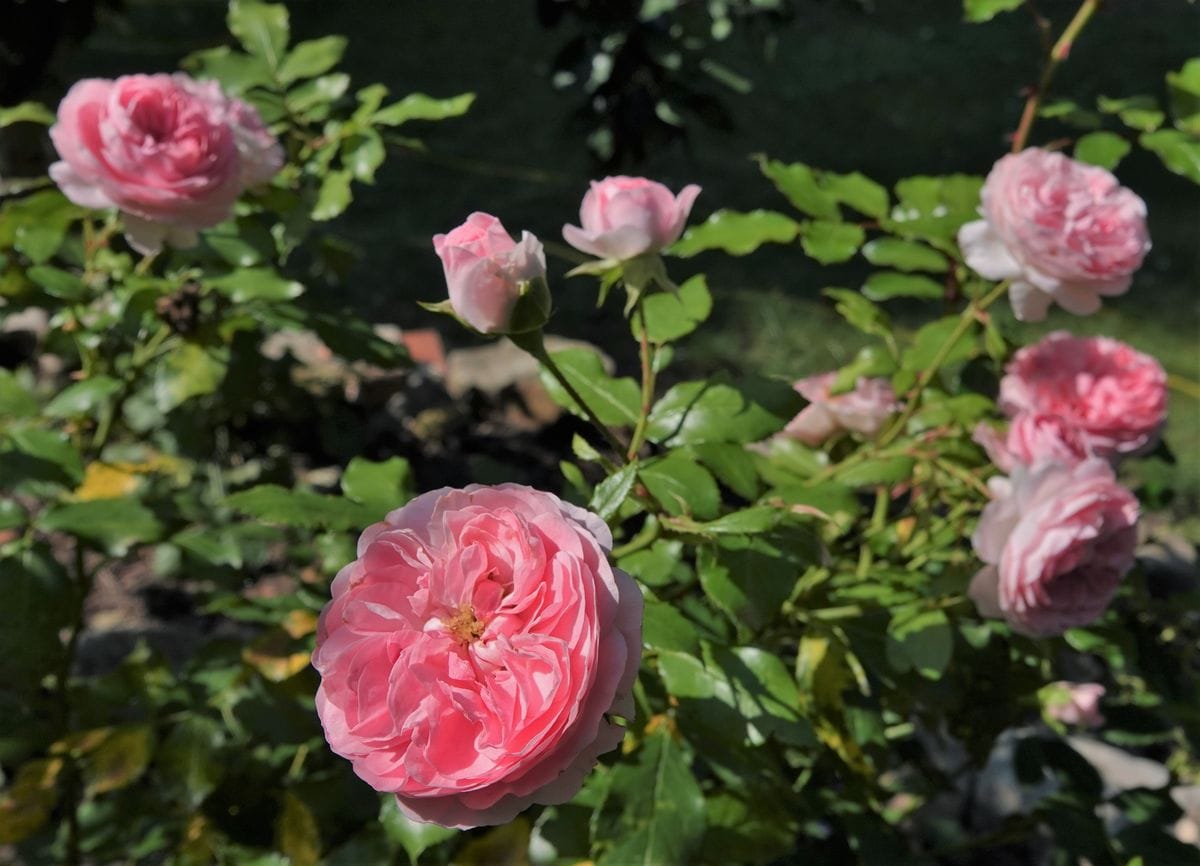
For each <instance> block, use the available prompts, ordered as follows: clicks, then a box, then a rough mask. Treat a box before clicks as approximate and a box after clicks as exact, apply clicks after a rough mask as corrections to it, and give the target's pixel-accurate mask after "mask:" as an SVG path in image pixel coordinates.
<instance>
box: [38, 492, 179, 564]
mask: <svg viewBox="0 0 1200 866" xmlns="http://www.w3.org/2000/svg"><path fill="white" fill-rule="evenodd" d="M38 526H39V527H40V528H41V529H43V530H45V531H46V532H67V533H70V534H71V535H76V536H78V537H80V538H83V539H86V540H88V541H91V542H94V543H96V544H97V545H99V546H100V547H101V548H103V549H104V550H106V551H108V552H109V553H110V554H112V555H114V556H123V555H124V554H125V552H126V551H128V550H129V548H130V547H132V546H133V545H134V544H137V543H139V542H148V541H157V540H158V539H159V538H160V537H161V535H162V524H160V523H159V521H158V518H157V517H155V515H154V512H153V511H151V510H150V509H148V508H147V507H146V506H145V505H142V503H140V502H138V501H137V500H136V499H130V498H125V499H96V500H92V501H90V502H72V503H68V504H66V505H58V506H54V507H53V508H51V509H49V510H48V511H46V512H45V513H44V514H43V515H42V516H41V517H40V518H39V519H38Z"/></svg>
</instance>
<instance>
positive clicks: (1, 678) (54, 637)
mask: <svg viewBox="0 0 1200 866" xmlns="http://www.w3.org/2000/svg"><path fill="white" fill-rule="evenodd" d="M0 587H3V588H4V604H2V605H0V682H3V683H4V690H5V692H9V693H15V694H16V695H17V696H19V697H21V698H22V699H24V698H32V697H33V696H34V695H36V694H37V692H38V691H39V690H40V684H41V680H42V678H43V677H44V676H45V675H46V672H47V671H52V670H56V669H57V666H58V664H59V663H60V660H61V659H62V657H63V654H64V647H63V642H62V641H61V640H60V639H59V636H58V635H59V629H61V628H64V627H66V626H67V625H69V624H70V622H71V619H72V614H73V612H74V610H75V609H76V604H77V600H76V599H77V595H76V588H75V585H74V583H73V582H72V581H71V578H70V577H69V576H68V574H67V573H66V571H65V570H64V569H63V567H62V566H61V565H59V564H58V562H56V561H55V559H54V557H53V556H52V555H51V553H50V549H49V547H48V546H47V547H44V546H42V545H40V544H39V545H36V546H34V547H32V548H31V549H29V550H27V551H23V552H21V553H20V554H18V555H16V556H6V557H4V558H0ZM8 715H9V714H8V712H7V711H6V710H5V709H2V708H0V719H6V718H7V717H8ZM41 724H45V720H44V719H43V720H42V722H41ZM6 727H7V726H6ZM7 735H8V731H5V732H4V736H7Z"/></svg>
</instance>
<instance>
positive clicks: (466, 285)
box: [433, 211, 548, 334]
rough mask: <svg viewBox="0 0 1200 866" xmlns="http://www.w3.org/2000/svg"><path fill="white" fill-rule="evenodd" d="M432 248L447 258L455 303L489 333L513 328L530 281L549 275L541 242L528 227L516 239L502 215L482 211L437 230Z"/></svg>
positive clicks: (466, 319)
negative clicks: (444, 230) (441, 231)
mask: <svg viewBox="0 0 1200 866" xmlns="http://www.w3.org/2000/svg"><path fill="white" fill-rule="evenodd" d="M433 249H434V251H435V252H436V253H437V254H438V257H439V258H441V260H442V270H443V271H444V272H445V274H446V287H447V289H448V290H449V293H450V306H451V307H453V308H454V312H455V313H456V314H457V315H458V317H459V318H460V319H462V320H463V321H464V322H466V323H467V324H468V325H470V326H471V327H472V328H474V329H475V330H477V331H480V332H481V333H484V334H498V333H505V332H506V331H508V330H509V327H510V325H511V324H512V318H513V312H514V311H515V309H516V306H517V302H518V300H520V298H521V296H522V295H523V294H524V293H525V292H527V291H528V289H529V284H530V283H532V282H535V281H542V280H544V279H545V276H546V253H545V252H544V251H543V249H542V242H541V241H539V240H538V239H537V238H536V237H534V236H533V235H531V234H530V233H529V232H522V233H521V240H520V241H514V240H513V239H512V237H511V236H510V235H509V233H508V232H507V231H505V230H504V226H503V225H501V224H500V220H498V219H496V218H495V217H494V216H492V215H491V214H486V213H480V212H479V211H476V212H475V213H473V214H471V215H470V216H469V217H467V221H466V222H465V223H463V224H462V225H460V226H459V227H458V228H456V229H454V230H452V231H450V232H449V233H447V234H444V235H434V237H433ZM547 303H548V302H547Z"/></svg>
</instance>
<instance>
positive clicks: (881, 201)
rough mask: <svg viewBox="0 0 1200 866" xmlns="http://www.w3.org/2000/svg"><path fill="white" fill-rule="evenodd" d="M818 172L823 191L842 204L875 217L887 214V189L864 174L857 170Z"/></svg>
mask: <svg viewBox="0 0 1200 866" xmlns="http://www.w3.org/2000/svg"><path fill="white" fill-rule="evenodd" d="M818 174H819V177H820V181H821V185H822V186H823V187H824V189H825V191H826V192H827V193H829V194H830V195H832V196H833V197H834V198H835V199H837V200H838V201H839V202H841V203H842V204H846V205H849V206H850V207H852V208H854V209H855V210H856V211H858V212H859V213H863V214H866V215H867V216H871V217H875V218H876V219H879V218H880V217H883V216H886V215H887V211H888V192H887V189H885V188H884V187H883V186H881V185H879V184H878V183H876V182H875V181H873V180H871V179H870V178H869V177H867V176H866V175H863V174H859V173H858V172H857V171H856V172H852V173H850V174H834V173H833V172H829V171H824V172H819V173H818Z"/></svg>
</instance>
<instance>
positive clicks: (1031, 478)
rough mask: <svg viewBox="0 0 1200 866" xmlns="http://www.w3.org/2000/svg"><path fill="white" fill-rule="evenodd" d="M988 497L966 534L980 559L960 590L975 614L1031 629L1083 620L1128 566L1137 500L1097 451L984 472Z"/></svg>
mask: <svg viewBox="0 0 1200 866" xmlns="http://www.w3.org/2000/svg"><path fill="white" fill-rule="evenodd" d="M990 486H991V487H992V490H993V493H994V494H995V496H996V498H995V499H994V500H993V501H992V502H991V503H990V504H989V505H988V506H987V507H986V508H985V509H984V511H983V514H982V516H981V517H980V518H979V526H978V528H977V529H976V530H975V535H974V536H973V537H972V539H971V542H972V544H973V545H974V547H975V552H976V554H978V556H979V558H980V559H982V560H983V561H984V562H985V563H986V566H985V567H984V568H983V569H982V570H981V571H980V572H979V573H978V574H976V575H975V578H974V580H972V581H971V588H970V596H971V599H972V600H973V601H974V602H975V605H976V607H978V608H979V612H980V613H981V614H982V615H983V616H990V617H1003V618H1004V619H1005V620H1006V621H1007V622H1008V624H1009V625H1010V626H1011V627H1012V629H1013V630H1014V631H1017V632H1020V633H1021V634H1026V635H1031V636H1034V637H1043V636H1048V635H1056V634H1061V633H1062V632H1064V631H1066V630H1067V629H1069V628H1074V627H1076V626H1082V625H1087V624H1088V623H1090V622H1092V621H1094V620H1095V619H1096V618H1098V617H1099V616H1100V615H1101V614H1102V613H1103V612H1104V610H1105V609H1106V608H1107V607H1108V604H1109V602H1110V601H1111V600H1112V597H1113V594H1114V593H1116V591H1117V587H1118V585H1119V584H1120V582H1121V578H1123V577H1124V576H1125V574H1126V572H1128V571H1129V569H1130V568H1132V567H1133V561H1134V556H1133V550H1134V546H1135V544H1136V542H1137V530H1136V524H1137V519H1138V503H1137V499H1135V498H1134V496H1133V494H1132V493H1130V492H1129V491H1128V490H1126V489H1125V488H1124V487H1122V486H1121V485H1120V484H1118V483H1117V481H1116V477H1115V476H1114V475H1113V470H1112V467H1111V466H1110V465H1109V464H1108V463H1107V462H1105V461H1104V460H1100V459H1097V458H1091V459H1088V460H1085V461H1083V462H1082V463H1078V464H1076V465H1074V466H1064V465H1062V464H1059V463H1047V464H1043V465H1042V466H1041V467H1039V468H1037V469H1034V470H1031V471H1030V470H1026V469H1025V468H1024V467H1020V466H1018V467H1017V469H1016V471H1015V472H1014V474H1013V476H1012V478H1011V479H1008V478H993V479H992V481H991V482H990Z"/></svg>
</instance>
